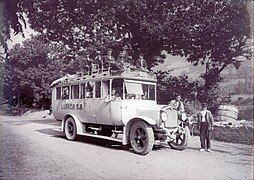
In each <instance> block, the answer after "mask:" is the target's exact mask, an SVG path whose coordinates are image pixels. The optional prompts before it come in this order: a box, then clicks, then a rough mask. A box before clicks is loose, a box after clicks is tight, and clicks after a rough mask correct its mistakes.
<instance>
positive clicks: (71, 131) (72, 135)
mask: <svg viewBox="0 0 254 180" xmlns="http://www.w3.org/2000/svg"><path fill="white" fill-rule="evenodd" d="M64 132H65V136H66V138H67V139H68V140H70V141H74V140H75V139H76V137H77V126H76V123H75V120H74V119H73V118H72V117H69V118H68V119H67V120H66V122H65V126H64Z"/></svg>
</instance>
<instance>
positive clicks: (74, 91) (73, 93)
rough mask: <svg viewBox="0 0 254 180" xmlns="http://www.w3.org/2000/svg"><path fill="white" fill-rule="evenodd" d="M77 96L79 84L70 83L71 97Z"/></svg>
mask: <svg viewBox="0 0 254 180" xmlns="http://www.w3.org/2000/svg"><path fill="white" fill-rule="evenodd" d="M78 98H79V85H72V86H71V99H78Z"/></svg>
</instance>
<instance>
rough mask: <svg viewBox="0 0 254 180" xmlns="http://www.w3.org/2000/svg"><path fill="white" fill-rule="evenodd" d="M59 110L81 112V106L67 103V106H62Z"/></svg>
mask: <svg viewBox="0 0 254 180" xmlns="http://www.w3.org/2000/svg"><path fill="white" fill-rule="evenodd" d="M61 109H64V110H83V105H82V104H73V103H67V104H62V105H61Z"/></svg>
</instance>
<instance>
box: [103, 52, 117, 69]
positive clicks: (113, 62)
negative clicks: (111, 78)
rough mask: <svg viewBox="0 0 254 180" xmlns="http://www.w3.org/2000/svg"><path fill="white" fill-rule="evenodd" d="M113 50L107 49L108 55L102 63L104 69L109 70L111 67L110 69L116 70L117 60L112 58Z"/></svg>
mask: <svg viewBox="0 0 254 180" xmlns="http://www.w3.org/2000/svg"><path fill="white" fill-rule="evenodd" d="M112 52H113V51H112V49H111V48H108V49H107V54H106V55H105V56H103V57H102V62H103V67H104V68H107V67H108V66H109V65H110V67H112V68H114V67H115V65H116V60H115V58H114V57H113V56H112Z"/></svg>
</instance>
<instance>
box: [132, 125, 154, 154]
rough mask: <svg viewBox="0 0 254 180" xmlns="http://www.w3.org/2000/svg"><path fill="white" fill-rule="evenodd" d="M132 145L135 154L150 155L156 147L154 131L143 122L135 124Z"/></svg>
mask: <svg viewBox="0 0 254 180" xmlns="http://www.w3.org/2000/svg"><path fill="white" fill-rule="evenodd" d="M130 143H131V146H132V148H133V151H134V152H135V153H137V154H140V155H146V154H148V153H149V152H150V151H151V150H152V148H153V145H154V134H153V129H152V128H151V127H150V126H149V125H148V124H147V123H145V122H143V121H137V122H135V123H134V124H133V126H132V127H131V131H130Z"/></svg>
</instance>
